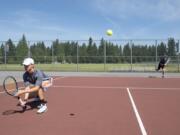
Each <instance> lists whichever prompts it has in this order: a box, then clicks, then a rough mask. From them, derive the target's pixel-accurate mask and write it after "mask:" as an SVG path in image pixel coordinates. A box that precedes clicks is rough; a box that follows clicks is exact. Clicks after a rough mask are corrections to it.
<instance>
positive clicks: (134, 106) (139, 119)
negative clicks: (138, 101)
mask: <svg viewBox="0 0 180 135" xmlns="http://www.w3.org/2000/svg"><path fill="white" fill-rule="evenodd" d="M127 92H128V95H129V98H130V101H131V104H132V107H133V110H134V113H135V115H136V118H137V121H138V124H139V127H140V129H141V133H142V135H147V132H146V129H145V128H144V125H143V122H142V120H141V117H140V115H139V113H138V110H137V108H136V105H135V102H134V100H133V97H132V95H131V93H130V91H129V88H127Z"/></svg>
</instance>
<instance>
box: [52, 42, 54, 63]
mask: <svg viewBox="0 0 180 135" xmlns="http://www.w3.org/2000/svg"><path fill="white" fill-rule="evenodd" d="M51 53H52V63H53V61H54V47H53V43H52V52H51Z"/></svg>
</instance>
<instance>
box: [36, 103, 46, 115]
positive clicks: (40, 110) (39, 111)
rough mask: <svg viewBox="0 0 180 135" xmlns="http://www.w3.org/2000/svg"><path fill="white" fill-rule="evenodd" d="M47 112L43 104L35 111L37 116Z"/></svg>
mask: <svg viewBox="0 0 180 135" xmlns="http://www.w3.org/2000/svg"><path fill="white" fill-rule="evenodd" d="M46 111H47V105H46V104H44V105H42V106H41V108H40V109H39V110H38V111H37V113H38V114H41V113H44V112H46Z"/></svg>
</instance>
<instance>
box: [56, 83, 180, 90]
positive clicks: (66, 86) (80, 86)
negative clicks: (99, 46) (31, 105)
mask: <svg viewBox="0 0 180 135" xmlns="http://www.w3.org/2000/svg"><path fill="white" fill-rule="evenodd" d="M52 87H54V88H80V89H81V88H82V89H84V88H87V89H93V88H95V89H126V88H127V87H119V86H117V87H114V86H82V85H61V84H60V85H53V86H52ZM129 88H130V89H137V90H180V88H167V87H166V88H146V87H129Z"/></svg>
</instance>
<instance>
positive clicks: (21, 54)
mask: <svg viewBox="0 0 180 135" xmlns="http://www.w3.org/2000/svg"><path fill="white" fill-rule="evenodd" d="M16 56H17V62H18V63H21V61H22V60H23V59H24V58H25V57H28V44H27V41H26V37H25V35H23V37H22V39H21V40H20V41H19V42H18V44H17V48H16Z"/></svg>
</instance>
